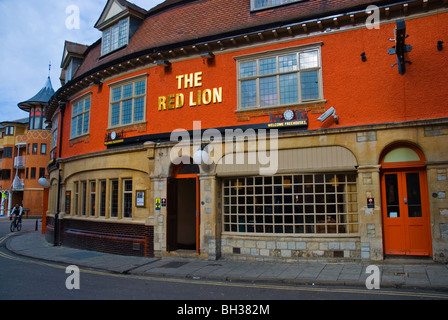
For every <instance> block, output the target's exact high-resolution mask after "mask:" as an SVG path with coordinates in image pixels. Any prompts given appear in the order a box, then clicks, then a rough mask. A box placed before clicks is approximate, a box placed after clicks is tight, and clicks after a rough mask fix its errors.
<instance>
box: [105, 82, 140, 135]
mask: <svg viewBox="0 0 448 320" xmlns="http://www.w3.org/2000/svg"><path fill="white" fill-rule="evenodd" d="M145 99H146V80H141V78H140V80H134V82H126V83H125V84H122V85H119V86H115V87H112V89H111V107H110V127H116V126H124V125H128V124H132V123H137V122H142V121H144V120H145V105H146V102H145Z"/></svg>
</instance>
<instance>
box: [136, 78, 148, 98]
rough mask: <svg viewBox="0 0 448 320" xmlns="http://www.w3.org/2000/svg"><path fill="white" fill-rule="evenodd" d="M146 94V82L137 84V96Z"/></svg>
mask: <svg viewBox="0 0 448 320" xmlns="http://www.w3.org/2000/svg"><path fill="white" fill-rule="evenodd" d="M145 93H146V81H140V82H137V83H136V84H135V95H136V96H139V95H141V94H145Z"/></svg>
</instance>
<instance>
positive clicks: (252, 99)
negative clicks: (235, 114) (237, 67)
mask: <svg viewBox="0 0 448 320" xmlns="http://www.w3.org/2000/svg"><path fill="white" fill-rule="evenodd" d="M256 105H257V81H256V80H249V81H242V82H241V107H242V108H247V107H255V106H256Z"/></svg>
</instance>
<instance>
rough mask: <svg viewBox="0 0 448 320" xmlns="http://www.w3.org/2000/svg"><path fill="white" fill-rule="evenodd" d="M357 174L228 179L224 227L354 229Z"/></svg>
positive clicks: (302, 231)
mask: <svg viewBox="0 0 448 320" xmlns="http://www.w3.org/2000/svg"><path fill="white" fill-rule="evenodd" d="M356 177H357V175H356V174H339V173H338V174H296V175H281V176H274V177H244V178H230V179H224V180H223V182H222V189H223V190H222V191H223V192H222V193H223V217H224V221H223V228H224V232H233V233H235V232H236V233H256V234H299V235H323V234H331V235H337V234H356V233H358V223H359V222H358V205H357V203H358V199H357V188H356Z"/></svg>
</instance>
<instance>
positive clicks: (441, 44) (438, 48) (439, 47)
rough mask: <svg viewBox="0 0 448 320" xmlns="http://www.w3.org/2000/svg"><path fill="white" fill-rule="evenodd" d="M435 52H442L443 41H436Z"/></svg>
mask: <svg viewBox="0 0 448 320" xmlns="http://www.w3.org/2000/svg"><path fill="white" fill-rule="evenodd" d="M437 50H439V51H442V50H443V41H437Z"/></svg>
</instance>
